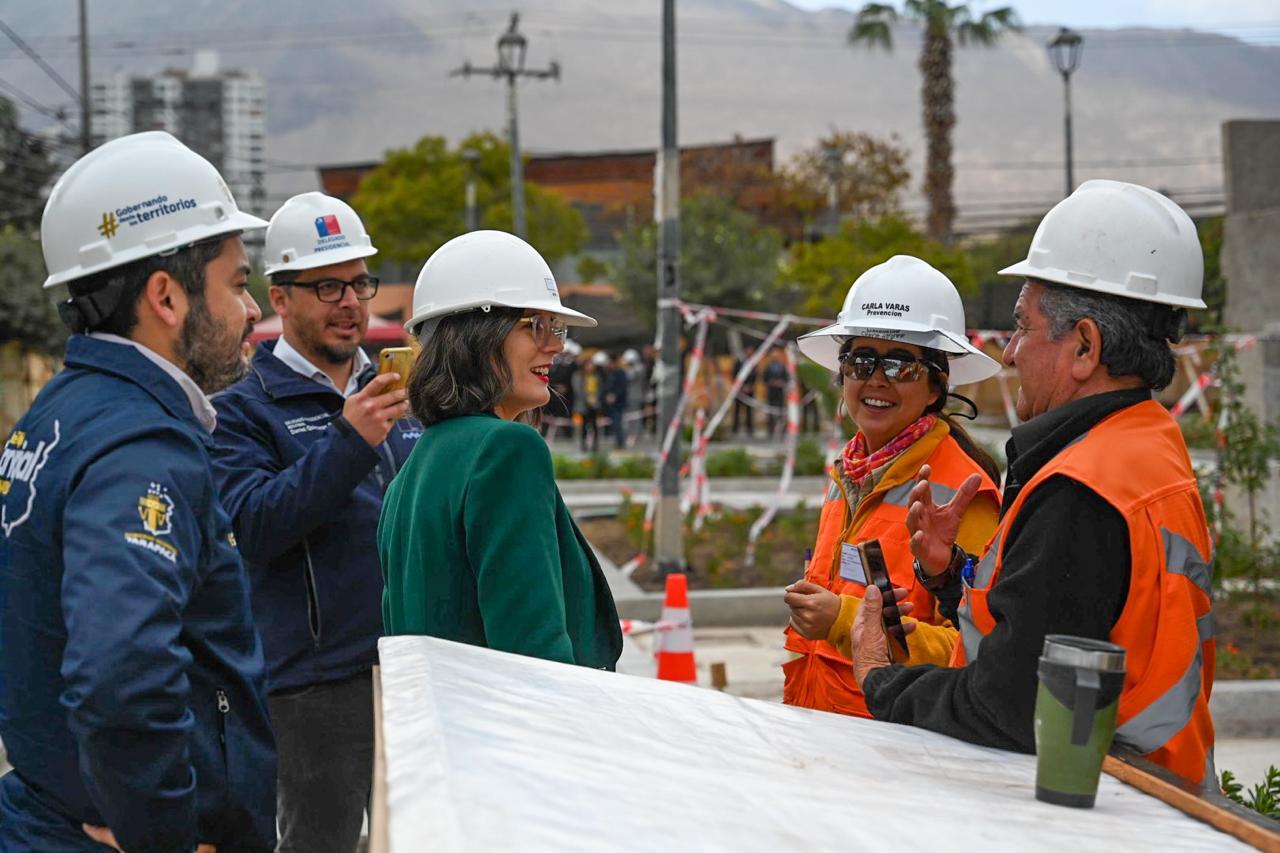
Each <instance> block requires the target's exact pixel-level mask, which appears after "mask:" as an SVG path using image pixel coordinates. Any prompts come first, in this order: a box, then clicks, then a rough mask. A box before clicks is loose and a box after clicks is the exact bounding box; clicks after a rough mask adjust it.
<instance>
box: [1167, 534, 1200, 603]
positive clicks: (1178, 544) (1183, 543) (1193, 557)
mask: <svg viewBox="0 0 1280 853" xmlns="http://www.w3.org/2000/svg"><path fill="white" fill-rule="evenodd" d="M1160 536H1161V538H1163V539H1164V559H1165V566H1166V568H1167V569H1168V570H1169V571H1171V572H1173V573H1174V574H1175V575H1182V576H1183V577H1185V578H1186V579H1187V580H1189V581H1191V582H1192V583H1193V584H1195V585H1196V586H1197V587H1199V588H1200V591H1201V592H1203V593H1204V594H1205V595H1207V596H1209V597H1210V598H1213V560H1212V558H1210V560H1209V562H1208V563H1206V562H1205V561H1204V559H1203V558H1202V557H1201V556H1200V552H1199V551H1197V550H1196V546H1194V545H1192V544H1191V543H1190V542H1188V541H1187V540H1186V539H1184V538H1182V537H1181V536H1179V535H1178V534H1176V533H1173V532H1170V531H1168V530H1165V529H1164V528H1163V527H1162V528H1160Z"/></svg>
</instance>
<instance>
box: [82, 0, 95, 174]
mask: <svg viewBox="0 0 1280 853" xmlns="http://www.w3.org/2000/svg"><path fill="white" fill-rule="evenodd" d="M87 3H88V0H80V153H81V154H88V153H89V149H90V148H92V147H93V110H92V109H91V107H90V104H89V10H88V9H87V8H86V6H87Z"/></svg>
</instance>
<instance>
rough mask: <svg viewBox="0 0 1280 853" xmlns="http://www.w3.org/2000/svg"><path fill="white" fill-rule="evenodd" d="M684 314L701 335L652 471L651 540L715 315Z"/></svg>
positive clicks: (705, 312) (646, 532) (647, 519)
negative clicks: (669, 462)
mask: <svg viewBox="0 0 1280 853" xmlns="http://www.w3.org/2000/svg"><path fill="white" fill-rule="evenodd" d="M681 314H683V315H684V318H685V322H686V323H690V324H692V323H697V324H698V332H697V336H696V337H695V338H694V342H693V351H692V353H690V356H689V372H688V373H687V374H686V375H685V377H684V386H683V387H682V388H681V389H680V399H679V400H677V401H676V409H675V411H674V412H672V414H671V422H670V423H669V424H667V430H666V434H665V435H663V437H662V447H661V448H660V450H659V451H658V464H657V465H656V466H655V468H654V472H653V488H652V490H651V492H650V496H649V505H648V506H647V507H645V511H644V536H645V541H646V542H647V541H648V537H649V533H650V532H651V531H652V530H653V516H654V514H655V513H656V512H657V511H658V499H659V497H660V495H661V491H662V469H663V467H664V466H665V465H666V463H667V458H668V457H670V456H671V448H672V446H673V445H674V444H675V442H676V437H677V436H679V434H680V425H681V424H682V423H683V422H684V410H685V407H686V406H687V405H688V404H689V397H690V395H691V394H692V392H693V383H694V380H695V379H696V378H697V376H698V371H699V370H700V369H701V368H702V355H703V351H704V350H705V348H706V345H707V329H708V328H709V327H710V325H711V323H712V322H714V321H715V316H716V315H715V312H714V311H712V310H711V309H703V310H701V311H698V312H697V313H696V314H690V313H688V312H687V311H686V309H685V308H684V307H681Z"/></svg>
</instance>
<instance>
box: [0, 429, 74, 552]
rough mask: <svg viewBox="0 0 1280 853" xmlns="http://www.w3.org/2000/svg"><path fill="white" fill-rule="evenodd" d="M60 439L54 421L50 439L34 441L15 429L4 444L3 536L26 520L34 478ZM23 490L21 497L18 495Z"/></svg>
mask: <svg viewBox="0 0 1280 853" xmlns="http://www.w3.org/2000/svg"><path fill="white" fill-rule="evenodd" d="M61 436H62V432H61V423H60V422H59V421H54V422H53V437H52V438H42V439H36V438H34V437H33V436H31V435H28V434H27V433H26V431H23V430H15V431H14V432H13V433H12V434H11V435H10V436H9V440H8V441H6V442H5V443H4V453H3V454H0V499H2V500H3V501H4V506H3V507H0V527H3V529H4V535H5V536H8V535H9V534H10V533H12V532H13V528H15V527H17V526H18V525H20V524H22V523H23V522H24V521H26V520H27V518H29V517H30V515H31V507H32V506H33V505H34V504H35V501H36V477H38V476H39V474H40V469H41V468H43V467H44V465H45V463H46V462H48V461H49V454H50V453H52V452H53V449H54V448H55V447H57V446H58V440H59V439H60V438H61ZM24 488H25V489H26V494H25V495H23V494H22V490H23V489H24ZM23 498H25V500H23Z"/></svg>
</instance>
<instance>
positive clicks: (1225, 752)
mask: <svg viewBox="0 0 1280 853" xmlns="http://www.w3.org/2000/svg"><path fill="white" fill-rule="evenodd" d="M651 636H652V635H648V636H644V635H642V636H640V637H636V638H630V637H629V638H627V643H626V648H625V649H624V651H623V657H622V660H621V661H619V662H618V671H619V672H626V673H628V674H631V675H643V676H648V677H652V676H653V674H654V663H653V658H652V654H653V646H652V640H651ZM694 653H695V660H696V661H697V665H698V684H699V686H702V687H709V686H710V684H711V675H710V668H711V664H712V663H717V662H719V663H723V664H724V665H725V669H726V675H727V676H728V681H729V684H728V686H727V687H726V688H725V692H727V693H732V694H733V695H735V696H743V697H746V698H750V699H763V700H766V701H770V702H781V701H782V669H781V667H782V664H783V663H785V662H786V661H787V659H788V653H787V652H786V650H785V649H783V647H782V628H781V626H779V627H777V628H695V629H694ZM1214 757H1215V760H1216V762H1217V766H1218V770H1219V771H1221V770H1230V771H1231V772H1232V773H1234V774H1235V776H1236V778H1237V779H1238V780H1239V781H1240V782H1242V783H1243V784H1244V786H1245V788H1246V789H1248V788H1250V787H1252V786H1253V785H1255V784H1257V783H1259V782H1261V781H1262V780H1263V778H1264V777H1265V775H1266V772H1267V768H1268V767H1269V766H1270V765H1273V764H1274V765H1275V766H1277V767H1280V738H1223V739H1220V740H1219V741H1218V742H1217V745H1216V747H1215V749H1214Z"/></svg>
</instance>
